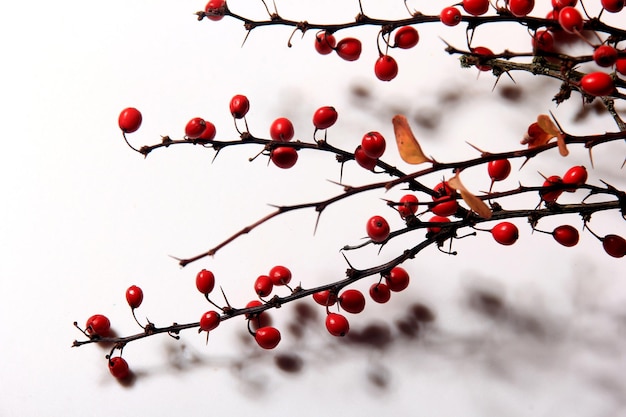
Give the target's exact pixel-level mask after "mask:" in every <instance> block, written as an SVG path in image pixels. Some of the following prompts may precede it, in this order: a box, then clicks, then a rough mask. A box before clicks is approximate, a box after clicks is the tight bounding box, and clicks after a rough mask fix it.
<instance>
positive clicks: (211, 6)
mask: <svg viewBox="0 0 626 417" xmlns="http://www.w3.org/2000/svg"><path fill="white" fill-rule="evenodd" d="M225 6H226V0H209V2H208V3H207V4H206V6H205V7H204V12H205V13H206V17H208V18H209V19H210V20H214V21H218V20H222V19H223V18H224V10H223V8H224V7H225Z"/></svg>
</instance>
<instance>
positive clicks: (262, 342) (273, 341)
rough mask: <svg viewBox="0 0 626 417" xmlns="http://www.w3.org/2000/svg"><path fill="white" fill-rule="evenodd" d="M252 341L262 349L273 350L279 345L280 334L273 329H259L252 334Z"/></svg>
mask: <svg viewBox="0 0 626 417" xmlns="http://www.w3.org/2000/svg"><path fill="white" fill-rule="evenodd" d="M254 340H256V342H257V343H258V344H259V346H261V347H262V348H263V349H274V348H275V347H276V346H278V343H280V332H279V331H278V329H277V328H275V327H270V326H265V327H261V328H259V329H257V331H256V332H255V333H254Z"/></svg>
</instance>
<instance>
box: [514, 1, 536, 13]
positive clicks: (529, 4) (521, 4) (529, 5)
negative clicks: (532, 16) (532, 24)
mask: <svg viewBox="0 0 626 417" xmlns="http://www.w3.org/2000/svg"><path fill="white" fill-rule="evenodd" d="M534 7H535V0H509V10H510V11H511V13H512V14H513V16H515V17H524V16H526V15H528V13H530V12H532V10H533V8H534Z"/></svg>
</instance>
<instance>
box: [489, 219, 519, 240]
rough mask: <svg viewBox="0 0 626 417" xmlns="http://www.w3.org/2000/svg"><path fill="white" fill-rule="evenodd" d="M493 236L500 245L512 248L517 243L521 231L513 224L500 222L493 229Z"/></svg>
mask: <svg viewBox="0 0 626 417" xmlns="http://www.w3.org/2000/svg"><path fill="white" fill-rule="evenodd" d="M491 235H492V236H493V238H494V239H495V240H496V242H498V243H499V244H501V245H505V246H510V245H512V244H514V243H515V242H517V239H518V238H519V230H517V226H515V225H514V224H513V223H511V222H500V223H498V224H496V225H495V226H494V227H493V228H492V229H491Z"/></svg>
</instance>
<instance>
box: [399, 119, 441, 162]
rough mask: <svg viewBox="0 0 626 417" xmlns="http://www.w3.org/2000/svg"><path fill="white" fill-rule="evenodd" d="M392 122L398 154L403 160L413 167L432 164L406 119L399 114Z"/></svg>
mask: <svg viewBox="0 0 626 417" xmlns="http://www.w3.org/2000/svg"><path fill="white" fill-rule="evenodd" d="M391 121H392V123H393V131H394V133H395V135H396V144H397V145H398V152H399V153H400V157H401V158H402V160H403V161H404V162H406V163H407V164H412V165H417V164H421V163H423V162H432V160H431V159H430V158H428V157H427V156H426V155H424V152H423V151H422V147H421V146H420V144H419V143H418V142H417V139H415V136H414V135H413V132H412V131H411V127H410V126H409V122H408V121H407V119H406V117H404V116H402V115H400V114H398V115H396V116H394V117H393V119H392V120H391Z"/></svg>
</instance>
